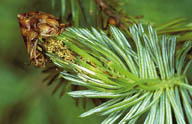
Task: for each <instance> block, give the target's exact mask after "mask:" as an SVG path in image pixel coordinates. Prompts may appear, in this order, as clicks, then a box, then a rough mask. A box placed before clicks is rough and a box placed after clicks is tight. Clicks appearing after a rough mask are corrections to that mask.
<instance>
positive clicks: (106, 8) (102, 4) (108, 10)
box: [95, 0, 120, 26]
mask: <svg viewBox="0 0 192 124" xmlns="http://www.w3.org/2000/svg"><path fill="white" fill-rule="evenodd" d="M95 2H96V3H97V4H98V5H99V7H100V8H101V10H102V11H103V12H104V13H105V14H106V15H107V16H109V18H112V19H114V20H115V22H116V25H117V26H120V17H119V16H118V15H116V14H115V13H113V12H112V11H111V10H112V9H113V8H111V7H110V6H109V5H107V4H106V3H105V2H104V0H95Z"/></svg>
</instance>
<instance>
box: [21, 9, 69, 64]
mask: <svg viewBox="0 0 192 124" xmlns="http://www.w3.org/2000/svg"><path fill="white" fill-rule="evenodd" d="M18 20H19V24H20V29H21V34H22V36H23V38H24V41H25V45H26V48H27V52H28V54H29V57H30V61H31V63H32V64H34V65H35V66H36V67H43V66H45V57H44V55H43V54H42V52H41V51H40V50H39V49H37V45H38V41H39V38H49V37H52V36H57V35H59V34H60V33H61V32H62V31H64V29H65V27H66V25H65V24H61V23H60V22H59V20H58V19H57V18H56V17H55V16H53V15H50V14H47V13H44V12H28V13H23V14H19V15H18Z"/></svg>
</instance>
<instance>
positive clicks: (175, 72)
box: [46, 24, 192, 124]
mask: <svg viewBox="0 0 192 124" xmlns="http://www.w3.org/2000/svg"><path fill="white" fill-rule="evenodd" d="M129 31H130V34H131V38H132V40H133V41H134V44H135V45H131V43H130V42H129V41H128V40H127V38H126V37H125V35H124V34H123V33H122V32H121V31H120V30H119V29H117V28H115V27H110V33H111V37H109V36H108V35H107V34H106V33H105V32H103V31H97V30H96V29H94V28H93V29H92V30H88V29H81V28H68V29H67V30H66V31H65V32H63V33H62V34H61V35H59V36H56V40H55V41H54V42H58V41H59V42H60V41H62V42H63V44H64V45H65V46H67V47H68V49H69V50H70V51H72V52H74V53H75V56H73V61H71V60H66V59H65V58H64V57H59V56H58V54H56V52H54V53H53V52H47V53H46V55H47V56H48V57H49V58H50V60H51V61H52V62H53V63H54V64H55V65H57V66H59V67H60V68H63V70H64V71H63V72H61V73H60V76H61V77H62V78H64V79H65V80H68V81H69V82H70V83H71V84H72V85H77V86H81V87H86V89H85V90H79V91H71V92H69V93H68V94H69V95H71V96H72V97H74V98H80V97H83V98H84V97H86V98H106V99H109V100H108V101H106V102H104V103H102V104H101V105H99V106H97V107H95V108H93V109H91V110H89V111H87V112H85V113H83V114H82V115H81V116H80V117H86V116H89V115H92V114H99V115H103V116H106V115H108V117H106V119H105V120H104V121H103V122H102V124H105V123H106V124H108V123H111V124H112V123H119V124H123V123H136V122H137V120H138V119H139V118H140V117H142V116H144V115H146V118H145V120H144V123H146V124H151V123H161V124H164V123H173V121H174V120H173V119H175V120H176V122H177V123H178V124H180V123H181V124H185V123H192V122H191V117H192V114H191V111H192V108H191V99H190V97H191V95H192V86H191V85H190V84H189V83H188V81H187V77H186V71H187V70H188V69H189V65H190V64H191V60H189V61H188V59H187V58H186V57H187V53H188V52H189V51H190V50H191V47H192V42H191V41H189V42H186V43H185V44H184V46H183V47H182V48H181V49H180V50H178V51H177V52H176V37H170V36H160V37H159V36H157V33H156V31H155V30H154V29H153V28H152V26H148V29H147V31H146V30H145V29H144V28H143V26H142V25H140V24H139V25H133V26H131V27H130V29H129ZM185 65H187V66H185ZM65 68H68V69H71V70H73V73H69V72H68V71H66V70H65Z"/></svg>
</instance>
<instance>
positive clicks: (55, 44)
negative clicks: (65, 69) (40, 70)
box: [44, 38, 74, 61]
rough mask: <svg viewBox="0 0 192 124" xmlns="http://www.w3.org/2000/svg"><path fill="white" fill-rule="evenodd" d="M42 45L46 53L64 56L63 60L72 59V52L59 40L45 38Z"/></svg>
mask: <svg viewBox="0 0 192 124" xmlns="http://www.w3.org/2000/svg"><path fill="white" fill-rule="evenodd" d="M44 47H45V49H46V50H47V52H48V53H55V54H56V55H58V56H59V57H62V58H64V60H69V61H73V57H74V55H73V52H72V51H71V50H69V48H68V47H67V46H66V45H64V43H63V42H62V41H61V40H56V39H52V38H50V39H47V40H46V41H45V43H44Z"/></svg>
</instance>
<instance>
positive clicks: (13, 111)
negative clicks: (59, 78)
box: [0, 0, 192, 124]
mask: <svg viewBox="0 0 192 124" xmlns="http://www.w3.org/2000/svg"><path fill="white" fill-rule="evenodd" d="M85 1H86V0H85ZM124 1H126V4H125V5H124V6H123V8H124V9H125V10H126V12H128V13H129V15H143V16H144V18H145V19H147V20H150V21H151V22H156V23H163V22H166V21H169V20H172V19H175V18H179V17H187V18H189V19H191V17H192V14H191V12H192V7H191V5H192V0H124ZM28 11H45V12H49V13H52V8H51V0H31V1H29V0H0V57H1V58H0V124H99V123H100V122H101V120H102V118H101V117H99V116H97V117H95V116H91V117H88V118H79V117H78V116H79V115H80V114H81V113H82V112H83V111H84V110H83V108H82V107H81V105H79V106H78V107H77V106H76V105H75V104H74V103H75V101H74V100H73V99H72V98H71V97H69V96H67V95H65V96H64V97H62V98H61V99H59V97H58V94H55V95H53V96H52V95H51V92H52V88H53V87H54V86H51V87H47V86H46V84H43V83H42V80H43V78H44V77H45V75H43V74H41V69H37V68H34V67H33V65H29V60H28V56H27V52H26V48H25V45H24V42H23V39H22V37H21V34H20V29H19V25H18V21H17V14H19V13H23V12H28ZM92 106H93V105H92V104H91V103H88V106H87V110H88V108H90V107H92Z"/></svg>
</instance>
